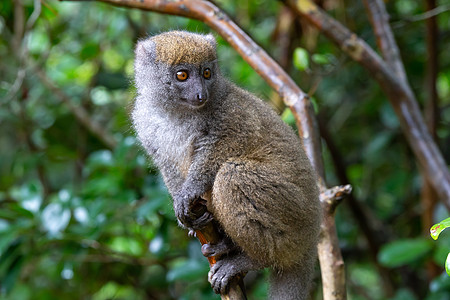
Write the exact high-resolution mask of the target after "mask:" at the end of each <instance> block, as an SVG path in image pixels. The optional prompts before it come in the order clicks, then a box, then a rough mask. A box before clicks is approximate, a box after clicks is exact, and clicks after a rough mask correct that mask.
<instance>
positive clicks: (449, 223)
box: [430, 218, 450, 240]
mask: <svg viewBox="0 0 450 300" xmlns="http://www.w3.org/2000/svg"><path fill="white" fill-rule="evenodd" d="M448 227H450V218H447V219H445V220H443V221H441V222H439V223H437V224H434V225H433V226H432V227H431V229H430V235H431V237H432V238H433V239H435V240H437V238H438V237H439V235H440V234H441V232H442V231H443V230H444V229H445V228H448Z"/></svg>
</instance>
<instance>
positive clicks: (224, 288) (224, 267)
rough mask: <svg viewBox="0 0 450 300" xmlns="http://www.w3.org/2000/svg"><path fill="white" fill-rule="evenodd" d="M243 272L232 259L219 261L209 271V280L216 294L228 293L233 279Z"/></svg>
mask: <svg viewBox="0 0 450 300" xmlns="http://www.w3.org/2000/svg"><path fill="white" fill-rule="evenodd" d="M239 273H241V269H240V268H239V266H238V265H236V264H235V263H234V262H233V260H232V259H228V258H224V259H221V260H219V261H217V262H216V263H215V264H214V265H213V266H212V267H211V270H210V271H209V273H208V281H209V283H211V287H212V288H213V290H214V292H215V293H216V294H226V293H227V292H228V290H229V285H230V282H231V280H232V279H233V278H234V277H235V276H236V275H238V274H239Z"/></svg>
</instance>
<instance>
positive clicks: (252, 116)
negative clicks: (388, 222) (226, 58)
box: [132, 31, 321, 299]
mask: <svg viewBox="0 0 450 300" xmlns="http://www.w3.org/2000/svg"><path fill="white" fill-rule="evenodd" d="M162 35H166V36H162V37H161V35H160V36H157V37H159V38H158V39H157V42H158V43H159V44H158V49H164V47H170V45H171V44H173V43H171V39H173V38H176V39H177V45H180V44H181V45H182V44H183V37H186V41H184V43H185V44H186V49H187V50H186V49H184V50H185V51H184V52H183V53H186V52H187V53H188V54H186V55H185V56H184V57H198V53H189V51H190V48H189V43H192V39H200V40H201V39H206V40H207V41H208V42H209V43H212V42H213V41H212V40H211V36H202V35H198V34H192V33H188V32H179V31H178V32H176V34H174V32H172V33H170V32H169V33H163V34H162ZM164 43H167V45H165V44H164ZM155 48H156V47H155V40H154V38H149V39H147V40H144V41H141V42H139V43H138V45H137V47H136V61H135V76H136V79H135V82H136V87H137V92H138V96H137V98H136V102H135V105H134V110H133V113H132V119H133V125H134V127H135V129H136V132H137V135H138V138H139V140H140V141H141V143H142V145H143V146H144V147H145V149H146V150H147V152H148V153H149V155H150V156H151V157H152V158H153V160H154V162H155V164H156V165H157V166H158V168H159V169H160V170H161V173H162V175H163V178H164V181H165V183H166V185H167V187H168V189H169V192H170V193H171V195H172V197H173V199H174V210H175V214H176V215H177V218H178V220H179V222H180V224H181V225H184V226H185V227H189V228H193V227H194V228H195V227H197V226H201V225H204V224H203V223H205V222H207V221H209V220H210V218H208V216H204V217H203V218H202V220H201V221H198V220H193V219H192V216H191V212H190V208H191V206H192V204H193V202H194V201H196V200H197V199H198V198H199V197H201V196H202V195H204V194H205V193H206V192H211V191H212V197H211V201H210V202H208V203H207V207H208V211H209V213H211V214H212V216H213V217H214V219H215V220H217V221H218V222H219V224H220V225H221V226H222V228H223V230H224V231H225V233H226V234H227V235H228V236H229V237H230V238H231V240H232V241H233V243H234V244H236V245H237V246H238V247H239V249H241V253H240V254H237V255H228V256H225V257H224V258H223V259H222V260H220V261H219V262H218V263H217V265H215V266H214V267H213V268H212V269H211V272H210V282H211V284H212V286H213V288H214V290H215V291H216V292H223V291H225V290H226V287H227V283H228V280H229V279H230V278H232V277H233V276H234V275H236V274H238V273H241V272H246V271H249V270H252V269H260V268H264V267H270V268H272V269H273V273H272V276H271V291H270V295H271V299H306V298H307V295H308V289H309V284H310V281H311V275H312V273H313V267H314V263H315V259H316V246H317V242H318V233H319V226H320V211H321V210H320V204H319V199H318V189H317V185H316V177H315V174H314V171H313V169H312V167H311V165H310V162H309V160H308V158H307V157H306V154H305V152H304V151H303V149H302V147H301V142H300V140H299V138H298V137H297V135H296V134H295V133H294V132H293V130H292V129H291V128H289V127H288V126H287V125H286V124H284V123H283V122H282V121H281V119H280V118H279V117H278V116H277V115H276V113H275V112H274V111H273V110H272V109H271V108H270V107H269V106H268V105H267V104H266V103H264V102H263V101H262V100H260V99H259V98H257V97H256V96H254V95H252V94H250V93H249V92H247V91H244V90H242V89H240V88H238V87H237V86H235V85H234V84H232V83H230V82H229V81H228V80H227V79H225V78H224V77H222V76H221V74H220V71H219V67H218V65H217V60H216V59H215V58H214V55H211V54H210V53H209V54H208V55H205V57H208V58H209V59H208V60H205V61H204V62H201V63H199V62H198V61H197V60H195V61H189V59H192V58H188V59H185V60H183V57H181V58H180V57H176V58H173V59H171V58H170V55H167V54H164V55H166V56H164V59H165V60H166V61H176V62H177V64H175V65H170V64H168V63H167V62H166V61H161V59H158V55H161V54H159V53H157V52H156V51H155ZM192 49H193V48H192ZM159 51H161V50H159ZM170 51H171V52H170V53H173V49H170ZM208 51H209V50H208ZM191 52H198V50H197V49H193V50H192V51H191ZM172 55H173V54H172ZM196 55H197V56H196ZM167 57H169V58H167ZM205 68H209V69H210V70H211V71H212V77H211V78H210V79H208V80H206V79H205V78H203V77H202V76H201V74H202V70H204V69H205ZM179 69H186V70H189V72H190V74H191V75H192V77H190V78H189V82H184V83H180V82H178V81H177V80H176V79H175V77H174V74H175V73H176V71H177V70H179ZM185 83H186V84H185ZM205 90H206V92H207V101H206V103H201V105H199V104H198V103H195V101H194V100H192V101H194V103H191V102H189V101H187V100H186V97H185V96H184V95H187V94H189V95H194V96H192V97H194V98H195V95H196V94H198V93H201V92H204V91H205ZM194 98H193V99H194ZM221 247H222V248H221V249H220V250H217V251H224V252H227V251H226V250H224V249H223V245H222V246H221ZM214 251H215V250H214V249H213V248H208V249H207V251H206V252H208V253H212V252H214Z"/></svg>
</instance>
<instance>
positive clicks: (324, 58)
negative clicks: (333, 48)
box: [311, 53, 330, 65]
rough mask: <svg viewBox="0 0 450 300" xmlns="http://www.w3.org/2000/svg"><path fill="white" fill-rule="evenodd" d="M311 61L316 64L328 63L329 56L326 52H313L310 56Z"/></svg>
mask: <svg viewBox="0 0 450 300" xmlns="http://www.w3.org/2000/svg"><path fill="white" fill-rule="evenodd" d="M311 59H312V61H313V62H315V63H316V64H318V65H326V64H329V63H330V59H329V56H328V55H327V54H317V53H316V54H313V55H312V56H311Z"/></svg>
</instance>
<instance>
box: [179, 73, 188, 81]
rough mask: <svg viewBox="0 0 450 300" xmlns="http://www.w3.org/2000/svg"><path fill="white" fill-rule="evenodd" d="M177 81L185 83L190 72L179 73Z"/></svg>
mask: <svg viewBox="0 0 450 300" xmlns="http://www.w3.org/2000/svg"><path fill="white" fill-rule="evenodd" d="M177 79H178V80H179V81H185V80H186V79H188V72H187V71H178V72H177Z"/></svg>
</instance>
